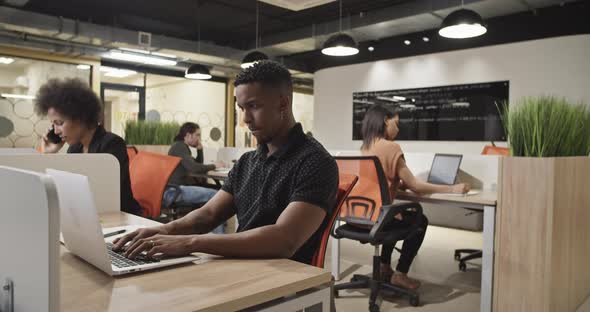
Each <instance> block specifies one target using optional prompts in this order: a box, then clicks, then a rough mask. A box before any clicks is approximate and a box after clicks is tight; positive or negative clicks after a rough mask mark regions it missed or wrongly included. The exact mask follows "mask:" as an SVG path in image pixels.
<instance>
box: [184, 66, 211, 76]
mask: <svg viewBox="0 0 590 312" xmlns="http://www.w3.org/2000/svg"><path fill="white" fill-rule="evenodd" d="M184 77H185V78H188V79H200V80H207V79H211V77H212V76H211V73H210V72H209V68H207V67H206V66H205V65H201V64H193V65H191V66H190V67H189V68H187V69H186V72H185V73H184Z"/></svg>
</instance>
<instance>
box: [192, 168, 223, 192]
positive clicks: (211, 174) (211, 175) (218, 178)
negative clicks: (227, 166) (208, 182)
mask: <svg viewBox="0 0 590 312" xmlns="http://www.w3.org/2000/svg"><path fill="white" fill-rule="evenodd" d="M227 174H228V172H225V171H215V170H211V171H207V173H205V174H196V173H191V174H189V176H191V177H195V178H207V179H212V180H213V181H215V184H216V185H217V186H218V187H220V188H221V182H222V181H223V180H225V178H227Z"/></svg>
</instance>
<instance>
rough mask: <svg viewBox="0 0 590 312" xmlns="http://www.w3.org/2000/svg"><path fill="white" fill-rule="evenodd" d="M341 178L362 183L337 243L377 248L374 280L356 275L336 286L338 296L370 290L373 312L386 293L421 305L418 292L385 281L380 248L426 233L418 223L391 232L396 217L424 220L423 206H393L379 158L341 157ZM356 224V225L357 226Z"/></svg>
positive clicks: (345, 208) (349, 199) (351, 198)
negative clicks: (353, 242)
mask: <svg viewBox="0 0 590 312" xmlns="http://www.w3.org/2000/svg"><path fill="white" fill-rule="evenodd" d="M334 158H335V159H336V163H337V164H338V170H339V172H340V174H353V175H356V176H358V181H357V183H356V185H355V186H354V188H353V189H352V191H351V192H350V194H349V196H348V197H347V198H346V200H345V205H344V206H343V207H342V209H341V210H340V220H341V221H344V222H346V224H344V225H341V226H339V227H338V228H336V229H335V231H334V233H333V236H334V237H335V238H337V239H342V238H348V239H352V240H356V241H359V242H360V243H362V244H366V243H369V244H371V245H373V246H374V247H375V253H374V256H373V274H372V276H370V277H369V276H366V275H357V274H355V275H354V276H353V277H352V279H351V281H350V282H348V283H341V284H338V285H335V286H334V296H335V297H338V291H339V290H343V289H360V288H368V289H370V297H369V311H371V312H373V311H379V306H378V305H377V303H376V301H377V297H378V296H379V293H380V292H381V291H382V290H386V291H387V292H388V293H394V294H397V295H403V296H406V297H408V298H409V301H410V304H411V305H413V306H417V305H419V302H420V297H419V295H418V293H417V292H416V291H412V290H408V289H405V288H402V287H399V286H395V285H392V284H390V283H388V282H382V281H381V272H380V264H381V256H380V253H379V245H383V244H393V243H395V242H397V241H401V240H404V239H406V238H408V237H410V236H412V235H415V234H416V233H419V231H422V230H421V229H420V227H419V225H418V223H417V222H415V223H414V224H413V225H410V226H408V227H403V228H395V229H387V228H388V226H387V225H388V224H389V223H390V222H391V220H393V219H394V217H395V216H396V215H398V214H401V215H402V216H403V218H405V219H406V220H409V221H411V220H420V219H421V217H422V206H420V204H418V203H412V202H405V201H396V202H395V204H392V194H390V191H389V183H388V181H387V179H386V177H385V173H384V172H383V168H382V167H381V162H380V161H379V158H377V157H376V156H337V157H334ZM353 224H354V225H353Z"/></svg>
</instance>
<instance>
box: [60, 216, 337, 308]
mask: <svg viewBox="0 0 590 312" xmlns="http://www.w3.org/2000/svg"><path fill="white" fill-rule="evenodd" d="M100 218H101V223H102V225H103V227H112V226H120V225H128V224H142V225H156V224H157V223H156V222H154V221H151V220H148V219H144V218H140V217H136V216H133V215H129V214H126V213H106V214H101V216H100ZM60 254H61V255H60V257H61V273H60V274H61V311H166V312H172V311H234V310H241V309H245V308H247V307H251V306H254V305H257V304H260V303H263V302H267V301H270V300H273V299H276V298H280V297H283V296H286V295H290V294H294V293H295V292H298V291H302V290H305V289H308V288H312V287H316V286H320V285H323V284H326V283H328V282H330V280H331V276H330V273H329V272H328V271H324V270H322V269H319V268H316V267H313V266H309V265H305V264H302V263H298V262H295V261H291V260H287V259H271V260H262V259H254V260H244V259H228V258H222V257H216V256H212V255H206V254H203V255H202V259H201V260H199V261H197V262H195V263H197V264H186V265H180V266H175V267H169V268H164V269H159V270H153V271H147V272H141V273H137V274H131V275H125V276H122V277H111V276H109V275H107V274H106V273H104V272H102V271H100V270H99V269H97V268H95V267H94V266H92V265H90V264H88V263H86V262H85V261H84V260H82V259H80V258H78V257H76V256H74V255H73V254H71V253H69V252H68V251H67V249H66V248H65V247H64V246H60Z"/></svg>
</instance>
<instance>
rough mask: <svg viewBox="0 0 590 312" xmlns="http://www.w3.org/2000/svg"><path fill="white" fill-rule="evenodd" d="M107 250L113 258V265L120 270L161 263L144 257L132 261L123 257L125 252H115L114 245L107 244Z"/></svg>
mask: <svg viewBox="0 0 590 312" xmlns="http://www.w3.org/2000/svg"><path fill="white" fill-rule="evenodd" d="M106 244H107V250H108V252H109V256H110V258H111V263H112V264H113V265H114V266H116V267H118V268H128V267H133V266H138V265H142V264H149V263H154V262H160V260H158V259H148V258H146V257H145V256H143V255H139V256H137V257H136V258H135V259H133V260H131V259H129V258H127V257H125V256H123V255H122V253H123V251H122V250H121V251H113V244H112V243H106Z"/></svg>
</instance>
